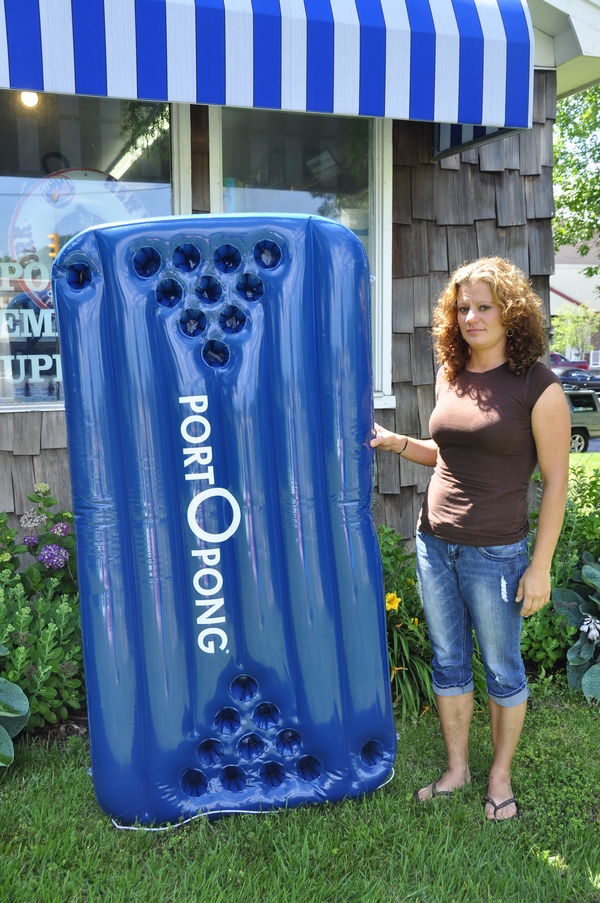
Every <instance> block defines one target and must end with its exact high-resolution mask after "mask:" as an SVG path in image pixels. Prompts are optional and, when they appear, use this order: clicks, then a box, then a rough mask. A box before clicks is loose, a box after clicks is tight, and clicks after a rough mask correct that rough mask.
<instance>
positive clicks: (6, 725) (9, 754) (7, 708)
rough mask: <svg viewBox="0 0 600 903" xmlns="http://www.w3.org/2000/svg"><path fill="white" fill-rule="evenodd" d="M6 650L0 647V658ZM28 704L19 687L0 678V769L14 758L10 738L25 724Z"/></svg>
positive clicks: (27, 715) (6, 653) (5, 653)
mask: <svg viewBox="0 0 600 903" xmlns="http://www.w3.org/2000/svg"><path fill="white" fill-rule="evenodd" d="M3 655H8V649H7V648H6V647H5V646H2V645H0V656H3ZM28 718H29V702H28V701H27V697H26V696H25V693H24V692H23V690H22V689H21V687H19V686H17V684H14V683H12V682H11V681H10V680H5V679H4V678H3V677H0V767H2V766H3V767H5V768H6V766H7V765H10V764H11V762H12V761H13V759H14V757H15V751H14V748H13V744H12V738H13V737H15V736H16V735H17V734H18V733H19V731H20V730H21V729H22V728H23V727H25V725H26V724H27V719H28Z"/></svg>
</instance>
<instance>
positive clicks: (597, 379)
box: [554, 367, 600, 392]
mask: <svg viewBox="0 0 600 903" xmlns="http://www.w3.org/2000/svg"><path fill="white" fill-rule="evenodd" d="M554 372H555V373H556V375H557V376H558V377H559V378H560V381H561V383H562V384H563V387H564V388H565V389H567V388H575V389H592V390H593V391H594V392H600V374H596V373H587V372H586V371H585V370H562V369H559V368H558V367H555V368H554Z"/></svg>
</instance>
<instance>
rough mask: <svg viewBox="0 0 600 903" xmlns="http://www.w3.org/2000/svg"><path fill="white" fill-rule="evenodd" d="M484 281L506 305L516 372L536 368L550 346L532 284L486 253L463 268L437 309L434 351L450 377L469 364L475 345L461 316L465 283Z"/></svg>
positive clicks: (510, 358) (512, 365)
mask: <svg viewBox="0 0 600 903" xmlns="http://www.w3.org/2000/svg"><path fill="white" fill-rule="evenodd" d="M473 282H485V283H487V285H489V287H490V289H491V292H492V296H493V298H494V301H495V302H496V304H499V305H500V307H501V308H502V323H503V324H504V325H505V326H506V328H507V329H509V330H511V332H512V335H510V336H507V338H506V356H507V358H508V366H509V369H510V370H512V372H513V373H515V374H516V375H517V376H518V375H519V374H520V373H524V372H525V371H526V370H528V369H529V367H531V365H532V364H534V363H535V362H536V361H537V360H539V358H540V357H541V356H542V355H543V354H544V352H545V350H546V332H545V327H546V317H545V314H544V311H543V307H542V302H541V301H540V299H539V298H538V296H537V295H536V294H535V292H534V291H533V289H532V288H531V283H530V282H529V280H528V279H527V278H526V277H525V276H524V275H523V273H522V272H521V270H519V269H518V268H517V267H516V266H515V265H514V264H513V263H511V262H510V261H509V260H504V259H503V258H502V257H481V258H479V260H474V261H472V262H471V263H467V264H464V265H463V266H460V267H458V268H457V269H456V270H454V272H453V273H452V274H451V275H450V279H449V281H448V283H447V285H446V287H445V289H444V291H443V293H442V294H441V295H440V297H439V299H438V302H437V305H436V307H435V309H434V312H433V330H432V332H433V336H434V339H435V353H436V356H437V359H438V361H439V363H440V364H441V365H442V367H443V368H444V374H445V376H446V378H447V379H448V380H450V381H451V380H453V379H454V378H455V377H456V375H457V374H458V373H460V371H461V370H462V369H463V368H464V366H465V364H466V363H467V361H468V359H469V356H470V353H471V351H470V348H469V346H468V344H467V343H466V342H465V340H464V338H463V337H462V334H461V331H460V329H459V326H458V321H457V317H456V309H457V299H458V289H459V288H460V286H461V285H467V284H469V283H473Z"/></svg>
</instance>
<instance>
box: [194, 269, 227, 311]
mask: <svg viewBox="0 0 600 903" xmlns="http://www.w3.org/2000/svg"><path fill="white" fill-rule="evenodd" d="M196 294H197V295H198V297H199V298H200V299H201V300H202V301H208V302H209V303H210V304H216V302H217V301H218V300H219V299H220V297H221V295H222V294H223V289H222V288H221V284H220V282H219V280H218V279H215V277H214V276H203V277H202V279H201V280H200V282H199V283H198V285H197V286H196Z"/></svg>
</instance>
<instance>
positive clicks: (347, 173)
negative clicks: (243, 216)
mask: <svg viewBox="0 0 600 903" xmlns="http://www.w3.org/2000/svg"><path fill="white" fill-rule="evenodd" d="M222 128H223V132H222V134H223V139H222V140H223V210H224V212H225V213H258V212H260V213H268V212H278V213H312V214H319V215H320V216H326V217H329V218H330V219H333V220H336V221H337V222H340V223H343V224H344V225H345V226H348V228H349V229H351V230H352V231H353V232H355V233H356V235H358V237H359V238H360V240H361V241H362V243H363V244H364V246H365V249H366V251H367V254H369V252H370V246H369V224H370V195H369V121H368V120H366V119H353V118H350V117H346V118H343V117H337V116H313V115H310V114H304V113H281V112H269V111H267V110H240V109H230V108H227V107H226V108H224V109H223V119H222Z"/></svg>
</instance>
